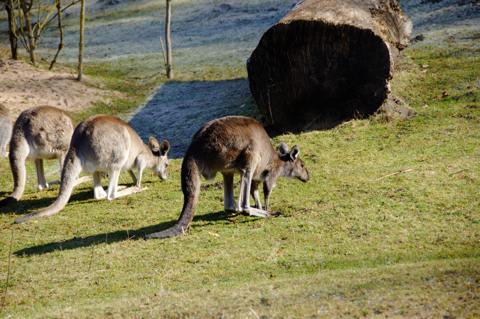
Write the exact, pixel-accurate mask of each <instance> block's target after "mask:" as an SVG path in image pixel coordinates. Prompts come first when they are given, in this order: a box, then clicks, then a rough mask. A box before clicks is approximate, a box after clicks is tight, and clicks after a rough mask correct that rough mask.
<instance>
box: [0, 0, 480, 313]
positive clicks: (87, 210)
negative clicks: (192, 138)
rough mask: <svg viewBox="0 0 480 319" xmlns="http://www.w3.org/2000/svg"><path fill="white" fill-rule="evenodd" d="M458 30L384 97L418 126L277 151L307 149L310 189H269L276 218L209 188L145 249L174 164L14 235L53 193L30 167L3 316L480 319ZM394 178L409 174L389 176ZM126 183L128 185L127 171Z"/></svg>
mask: <svg viewBox="0 0 480 319" xmlns="http://www.w3.org/2000/svg"><path fill="white" fill-rule="evenodd" d="M181 3H182V4H184V5H185V6H187V7H188V6H189V5H190V4H189V2H187V1H183V2H181ZM192 3H193V2H192ZM228 3H231V4H234V3H235V2H234V1H230V2H228ZM220 4H221V3H220V2H218V3H217V2H209V3H206V4H204V6H205V7H207V8H205V9H202V10H206V12H210V11H208V10H211V9H212V7H213V8H214V7H215V6H219V5H220ZM407 4H408V3H407ZM192 5H193V4H192ZM209 5H211V6H212V7H208V6H209ZM283 6H284V7H285V4H283ZM201 7H202V6H201ZM202 8H203V7H202ZM409 8H410V7H408V6H407V8H406V10H407V9H409ZM192 10H193V9H192ZM407 12H408V11H407ZM456 32H457V33H456V34H454V35H451V34H444V35H441V34H440V35H438V37H439V38H441V39H442V41H445V42H448V41H450V42H451V43H449V46H448V47H444V46H441V45H440V44H439V45H435V44H431V43H430V44H429V43H427V42H425V43H422V42H420V43H417V44H415V45H412V46H410V47H409V48H408V49H406V50H405V55H406V56H407V57H406V59H405V60H403V61H402V63H401V65H399V70H401V71H400V72H399V73H398V74H397V77H396V78H395V82H394V83H393V89H394V90H395V91H396V93H397V95H400V96H402V97H403V98H404V99H405V100H406V101H407V102H408V103H409V105H410V106H411V107H412V108H414V109H415V110H416V111H417V112H418V114H417V116H416V117H415V118H414V119H413V120H409V121H400V120H391V121H388V122H385V121H384V120H382V118H381V117H378V118H377V119H375V118H372V119H365V120H357V121H352V122H349V123H346V124H344V125H342V126H340V127H337V128H335V129H333V130H329V131H319V132H310V133H304V134H298V135H291V134H289V135H284V136H279V137H278V138H276V139H275V140H274V141H273V142H274V144H275V145H276V144H278V142H279V140H280V139H283V140H285V141H287V143H289V145H293V144H298V145H300V148H301V151H302V156H304V159H305V161H306V164H307V166H308V168H309V170H310V172H311V175H312V178H311V180H310V181H309V182H308V183H307V184H302V183H301V182H297V181H291V180H282V181H280V182H279V183H278V185H277V187H276V189H275V191H274V193H273V195H272V199H271V206H272V208H273V209H276V210H282V211H284V212H285V216H284V217H282V218H275V219H269V220H265V219H260V218H247V217H243V216H234V215H230V214H227V213H225V212H223V211H222V208H223V192H222V190H220V189H217V188H215V187H210V188H209V189H208V190H205V191H203V192H202V193H201V198H200V202H199V205H198V207H197V210H196V216H195V218H194V220H193V223H192V227H191V229H190V231H189V232H188V233H187V234H186V235H185V236H181V237H177V238H173V239H168V240H164V241H158V240H151V241H143V240H138V239H141V238H142V236H143V235H144V234H147V233H150V232H153V231H157V230H160V229H165V228H166V227H168V226H170V225H172V221H173V220H176V218H178V215H179V212H180V210H181V207H182V203H183V196H182V193H181V191H180V165H181V159H178V160H173V161H171V178H170V179H169V180H167V181H165V182H159V181H158V178H154V176H152V175H151V174H150V173H147V174H146V176H145V184H146V185H147V186H148V187H149V190H148V191H145V192H142V193H139V194H136V195H134V196H130V197H127V198H121V199H117V200H115V201H112V202H106V201H98V202H97V201H94V200H93V199H92V198H91V197H92V196H91V188H92V185H90V184H84V185H81V186H80V187H78V188H77V189H76V190H75V192H74V194H73V196H72V198H71V200H70V203H69V204H68V205H67V207H66V208H65V209H64V210H63V211H62V212H61V213H60V214H58V215H57V216H55V217H53V218H46V219H38V220H33V221H30V222H27V223H24V224H20V225H16V226H14V227H12V226H11V222H12V221H13V220H14V219H16V218H18V217H19V216H22V215H23V214H25V213H28V212H30V211H33V210H35V209H38V208H41V207H44V206H46V205H48V204H49V203H50V202H51V201H52V200H53V199H54V198H55V197H56V195H57V192H58V187H56V186H54V187H52V189H50V190H47V191H45V192H41V193H39V192H36V191H35V189H34V181H35V179H34V175H35V174H34V169H33V165H31V164H29V165H28V170H29V173H28V185H27V189H26V192H25V194H24V197H23V199H22V201H21V202H20V203H19V204H18V205H16V206H14V207H11V208H8V209H6V210H4V211H3V212H2V215H0V225H1V227H2V229H1V230H0V256H2V258H1V259H0V270H1V272H0V282H1V283H4V282H5V281H6V276H7V264H8V263H7V257H8V251H9V244H10V236H11V229H13V230H14V241H13V252H14V255H13V257H12V263H11V277H10V283H9V289H8V293H7V299H6V307H5V309H4V311H3V313H2V316H5V317H9V316H11V317H14V318H16V317H79V318H87V317H88V318H90V317H137V318H138V317H150V316H154V317H183V316H187V317H190V316H191V317H216V318H218V317H220V316H226V317H247V316H250V317H252V318H254V317H255V316H259V317H262V316H264V317H267V318H269V317H270V318H276V317H300V316H314V317H315V316H316V317H339V316H352V315H354V316H362V315H367V316H402V315H403V316H409V317H412V316H419V317H426V316H431V317H443V316H447V315H448V316H454V317H457V316H460V317H475V316H479V315H480V313H479V310H478V309H480V307H479V305H480V299H478V298H479V297H478V296H479V293H480V269H479V267H478V264H479V261H480V260H479V259H480V256H479V251H480V226H479V223H480V213H479V210H480V209H479V196H478V180H479V178H480V177H479V174H478V169H477V167H478V162H479V157H480V150H479V148H478V144H479V133H478V131H479V130H478V129H479V123H480V122H479V121H480V102H479V99H480V96H479V93H478V88H479V86H480V78H479V74H478V70H479V69H480V59H479V58H478V56H480V55H479V50H478V47H476V46H474V45H469V42H468V41H471V40H472V39H473V40H475V39H477V41H478V36H479V34H478V31H476V33H473V34H465V33H464V32H463V31H462V30H458V31H456ZM425 34H426V35H427V36H432V37H433V34H431V33H427V32H425ZM449 37H450V38H451V37H455V38H456V39H457V41H452V40H449ZM228 58H229V57H228V56H226V57H222V59H220V60H219V61H217V63H216V65H217V66H216V67H214V64H213V63H212V61H214V59H213V58H208V59H207V58H206V59H205V61H206V62H204V63H205V67H204V68H199V69H202V70H210V71H209V72H210V73H208V74H207V75H205V74H203V75H202V77H203V76H207V80H213V77H214V76H215V75H214V74H216V73H215V72H218V73H219V74H223V73H225V74H229V73H228V72H230V71H229V70H230V66H229V67H228V68H227V69H226V70H223V69H222V62H223V61H228ZM209 59H212V60H209ZM179 60H181V58H179ZM239 60H240V59H239ZM189 61H190V60H188V59H187V58H185V60H181V61H179V62H178V63H179V68H178V71H177V74H179V75H185V74H189V73H190V71H189V70H190V68H191V67H192V66H189V65H188V63H191V62H189ZM208 61H210V62H208ZM92 63H94V62H92ZM95 63H97V62H95ZM121 63H126V62H125V61H124V62H122V60H120V62H118V63H117V64H116V65H118V64H121ZM239 63H240V62H238V65H240V64H239ZM225 64H226V65H229V64H228V63H225ZM420 64H421V65H422V66H423V67H422V66H420ZM95 66H96V67H97V69H98V70H99V73H100V71H102V70H104V71H102V72H105V73H106V72H107V70H108V69H109V68H112V69H115V67H116V66H115V64H105V65H104V66H101V65H100V64H98V65H97V64H95ZM197 67H198V66H197ZM235 68H236V66H235V65H234V66H233V67H231V69H232V71H231V73H232V74H231V75H230V77H234V75H235V72H237V71H235ZM202 72H203V71H202ZM205 72H206V71H205ZM238 72H239V73H241V74H240V77H242V76H245V74H244V72H245V71H244V70H243V69H242V70H240V68H238ZM195 74H196V73H195ZM123 75H124V74H120V73H113V76H112V77H111V83H114V82H115V81H117V80H118V79H121V78H122V77H123ZM192 76H195V75H192ZM216 76H218V75H216ZM117 77H118V79H117ZM208 77H212V78H208ZM157 81H158V79H157ZM149 85H151V84H145V85H144V86H142V85H138V87H134V88H133V89H132V95H137V96H138V95H140V93H139V92H145V91H147V90H148V87H147V86H149ZM142 90H145V91H142ZM444 92H447V93H448V94H449V95H448V96H446V97H444V98H442V96H444ZM137 99H139V97H137ZM128 107H130V106H128ZM92 112H94V111H92ZM120 113H121V112H120ZM0 167H8V161H7V160H6V159H0ZM55 167H56V166H55V164H53V163H52V164H49V166H48V168H47V174H50V175H55V169H56V168H55ZM401 170H402V171H406V170H409V171H406V172H405V173H399V174H394V173H396V172H399V171H401ZM392 174H393V175H392ZM218 180H220V179H217V181H218ZM121 182H122V183H131V182H130V180H129V178H128V176H127V174H125V175H122V180H121ZM104 185H105V186H106V185H107V182H106V181H105V184H104ZM0 189H1V190H2V192H4V193H3V194H7V193H8V191H9V190H11V189H12V182H11V174H10V172H9V170H6V169H2V170H1V172H0Z"/></svg>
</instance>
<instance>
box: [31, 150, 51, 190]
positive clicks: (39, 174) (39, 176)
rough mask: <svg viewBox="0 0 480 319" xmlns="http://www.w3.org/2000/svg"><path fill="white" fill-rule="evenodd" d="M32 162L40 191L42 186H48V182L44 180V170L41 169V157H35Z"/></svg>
mask: <svg viewBox="0 0 480 319" xmlns="http://www.w3.org/2000/svg"><path fill="white" fill-rule="evenodd" d="M34 163H35V171H36V172H37V188H38V190H40V191H41V190H42V189H44V188H48V183H47V181H46V180H45V172H44V171H43V159H41V158H37V159H35V161H34Z"/></svg>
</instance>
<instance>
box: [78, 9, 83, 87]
mask: <svg viewBox="0 0 480 319" xmlns="http://www.w3.org/2000/svg"><path fill="white" fill-rule="evenodd" d="M81 4H82V5H81V7H80V43H79V45H78V47H79V50H78V51H79V52H78V78H77V80H78V81H82V72H83V44H84V43H83V34H84V24H85V0H82V2H81Z"/></svg>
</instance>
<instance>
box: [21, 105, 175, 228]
mask: <svg viewBox="0 0 480 319" xmlns="http://www.w3.org/2000/svg"><path fill="white" fill-rule="evenodd" d="M148 144H149V145H147V144H145V143H144V142H143V141H142V139H141V138H140V136H138V134H137V133H136V132H135V131H134V130H133V128H132V127H131V126H130V125H128V124H127V123H125V122H124V121H122V120H121V119H119V118H116V117H113V116H109V115H104V114H100V115H94V116H92V117H89V118H88V119H86V120H85V121H83V122H81V123H80V124H78V126H77V128H76V129H75V132H74V133H73V136H72V142H71V144H70V149H69V150H68V153H67V157H66V158H65V165H64V167H63V170H62V182H61V185H60V191H59V193H58V197H57V199H56V200H55V201H54V202H53V204H52V205H50V206H48V207H47V208H44V209H41V210H39V211H36V212H33V213H30V214H28V215H25V216H23V217H22V218H20V219H17V220H16V221H15V223H21V222H24V221H26V220H29V219H31V218H37V217H45V216H52V215H54V214H56V213H58V212H59V211H60V210H62V208H63V207H65V205H66V204H67V202H68V199H69V198H70V195H71V193H72V190H73V187H74V186H75V179H76V178H77V176H78V175H79V174H80V172H81V171H82V170H84V171H85V172H86V173H89V174H92V175H93V185H94V189H93V194H94V198H95V199H101V198H105V197H106V198H107V199H108V200H111V199H114V198H117V197H120V196H125V195H130V194H133V193H136V192H139V191H142V190H145V189H147V188H146V187H144V188H141V187H140V185H141V180H142V172H143V170H144V169H145V168H148V169H151V170H153V171H154V172H155V174H157V175H158V176H159V177H160V179H162V180H165V179H167V178H168V173H167V167H168V158H167V153H168V151H169V150H170V144H169V143H168V141H166V140H165V141H163V142H162V144H158V142H157V140H156V139H155V138H154V137H150V140H149V141H148ZM134 168H137V172H138V178H136V177H135V174H134V173H133V171H132V170H133V169H134ZM121 171H128V172H129V173H130V176H131V177H132V179H133V182H134V183H135V184H136V187H130V188H127V189H124V190H122V191H120V192H117V184H118V178H119V176H120V172H121ZM102 172H108V174H109V177H110V181H109V183H108V193H106V192H105V190H104V189H103V187H102V182H101V173H102Z"/></svg>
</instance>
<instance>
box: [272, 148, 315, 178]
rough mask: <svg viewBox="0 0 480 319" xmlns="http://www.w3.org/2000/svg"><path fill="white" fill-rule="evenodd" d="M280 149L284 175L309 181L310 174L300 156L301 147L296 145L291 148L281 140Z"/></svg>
mask: <svg viewBox="0 0 480 319" xmlns="http://www.w3.org/2000/svg"><path fill="white" fill-rule="evenodd" d="M278 150H279V151H280V159H281V160H282V162H283V163H284V176H285V177H292V178H297V179H299V180H301V181H302V182H307V181H308V180H309V179H310V174H309V173H308V171H307V168H306V167H305V163H304V162H303V161H302V160H301V159H300V158H299V157H298V154H299V153H300V147H298V145H295V146H294V147H292V149H291V150H289V149H288V146H287V143H285V142H284V141H281V142H280V144H279V145H278Z"/></svg>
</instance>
